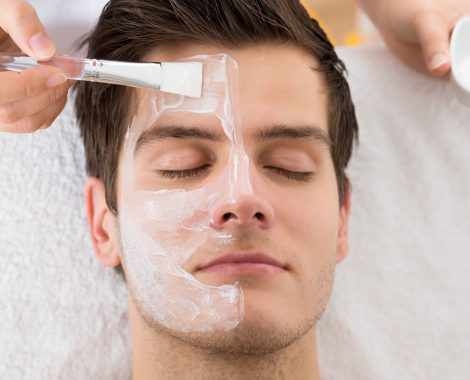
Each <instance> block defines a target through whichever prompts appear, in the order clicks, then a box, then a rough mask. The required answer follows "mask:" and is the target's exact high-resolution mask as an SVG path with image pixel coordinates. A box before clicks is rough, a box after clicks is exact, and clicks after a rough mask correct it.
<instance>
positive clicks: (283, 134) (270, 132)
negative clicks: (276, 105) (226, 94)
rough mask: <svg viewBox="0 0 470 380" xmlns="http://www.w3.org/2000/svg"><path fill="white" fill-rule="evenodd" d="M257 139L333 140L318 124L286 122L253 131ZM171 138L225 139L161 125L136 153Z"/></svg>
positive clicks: (144, 136) (143, 137) (141, 142)
mask: <svg viewBox="0 0 470 380" xmlns="http://www.w3.org/2000/svg"><path fill="white" fill-rule="evenodd" d="M253 137H254V139H255V140H257V141H259V142H262V141H266V140H276V139H289V140H305V139H307V140H314V141H318V142H320V143H321V144H323V145H325V146H326V147H327V148H328V149H329V150H331V147H332V142H331V139H330V137H329V136H328V134H327V132H325V131H324V130H323V129H322V128H320V127H319V126H317V125H310V126H303V127H293V126H288V125H284V124H276V125H273V126H272V127H270V128H267V129H262V130H259V131H256V132H254V133H253ZM169 139H192V140H208V141H216V142H220V141H222V140H223V136H222V133H218V132H216V131H211V130H207V129H201V128H197V127H182V126H170V125H166V126H160V127H153V128H151V129H148V130H146V131H144V132H143V133H142V134H141V135H140V137H139V139H138V140H137V143H136V145H135V149H134V155H135V154H137V152H138V151H139V150H140V149H142V148H143V147H144V146H145V145H147V144H150V143H153V142H161V141H164V140H169Z"/></svg>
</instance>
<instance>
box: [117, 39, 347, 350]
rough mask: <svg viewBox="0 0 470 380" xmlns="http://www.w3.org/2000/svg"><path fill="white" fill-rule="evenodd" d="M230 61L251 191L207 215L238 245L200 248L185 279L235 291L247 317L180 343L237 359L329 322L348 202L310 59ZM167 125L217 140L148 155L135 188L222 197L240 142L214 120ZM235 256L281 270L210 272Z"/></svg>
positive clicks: (179, 142) (282, 53)
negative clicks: (342, 197) (208, 190)
mask: <svg viewBox="0 0 470 380" xmlns="http://www.w3.org/2000/svg"><path fill="white" fill-rule="evenodd" d="M223 52H224V53H227V54H229V55H230V56H231V57H232V58H233V59H235V60H236V61H237V63H238V66H239V115H240V123H239V124H240V131H239V132H240V135H241V136H242V139H243V148H244V152H246V155H247V156H248V159H249V171H248V176H249V182H250V184H251V190H250V191H243V190H240V191H237V192H235V193H234V198H233V199H232V200H231V201H230V202H229V201H223V200H222V201H220V202H215V203H214V204H212V205H211V209H209V210H208V213H209V215H210V219H211V228H213V229H214V231H218V232H226V233H229V234H230V235H231V236H233V237H234V239H233V242H232V243H231V244H230V245H228V246H224V247H220V248H214V247H206V248H207V249H204V248H205V247H202V249H199V250H198V251H197V253H196V254H194V255H192V256H191V257H190V259H189V260H188V261H187V262H185V264H184V266H183V268H184V270H185V271H187V272H188V273H190V274H191V275H193V276H194V277H195V278H196V279H197V280H198V281H199V282H201V283H203V284H205V285H213V286H220V285H224V284H235V283H238V284H239V285H240V286H241V288H242V290H243V294H244V308H245V313H244V318H243V320H242V321H241V323H240V324H239V326H238V327H237V328H236V329H234V330H232V331H228V332H220V333H215V334H211V335H210V336H208V335H207V334H184V335H182V339H184V340H187V341H190V342H193V343H195V344H198V345H203V346H209V347H225V348H227V347H231V348H230V349H231V350H234V351H238V350H243V351H250V350H251V349H253V350H257V351H259V350H261V351H263V350H265V351H272V350H275V349H279V348H281V347H283V346H286V345H287V344H289V343H291V342H292V341H294V340H295V339H297V338H298V337H300V336H301V335H303V334H305V333H306V332H308V331H309V330H310V329H311V328H312V327H313V326H314V325H315V323H316V321H317V320H318V319H319V318H320V316H321V314H322V313H323V311H324V309H325V306H326V304H327V301H328V299H329V296H330V293H331V290H332V284H333V278H334V269H335V264H336V263H337V262H339V261H341V260H342V259H343V258H344V256H345V255H346V251H347V219H348V214H349V197H347V201H346V204H345V205H343V206H340V204H339V201H338V189H337V182H336V177H335V170H334V166H333V162H332V158H331V154H330V147H329V139H328V127H327V125H328V119H327V103H328V99H327V89H326V87H325V82H324V80H323V78H322V76H321V75H320V74H319V73H318V72H316V71H314V70H313V68H314V67H316V65H317V64H316V62H315V60H314V58H313V57H312V56H310V55H309V54H307V53H305V52H303V51H302V50H299V49H296V48H294V47H290V46H288V45H286V46H263V45H261V46H256V47H253V48H247V49H243V50H231V51H228V52H227V51H226V50H225V51H223ZM217 53H221V51H220V50H219V49H217V48H214V47H203V48H202V47H200V46H194V47H190V48H185V49H183V50H180V51H179V52H178V53H174V52H173V53H170V52H167V53H166V54H162V53H161V52H159V53H158V54H157V53H155V55H150V56H149V57H148V58H149V60H154V61H171V60H177V59H179V58H182V57H188V56H194V55H199V54H217ZM159 123H160V125H166V126H168V125H175V124H176V125H178V127H182V128H191V129H193V130H194V129H201V130H202V131H205V132H209V133H208V134H210V135H213V136H214V135H215V136H217V138H215V139H214V138H208V139H204V138H199V137H198V138H193V137H191V136H188V137H184V138H181V137H179V138H172V137H169V138H165V139H162V140H160V141H157V140H156V141H152V142H151V143H149V144H146V145H145V147H144V148H143V149H140V150H139V151H138V153H137V154H136V159H135V163H136V164H135V174H134V175H135V178H136V181H137V182H138V183H139V184H140V185H141V186H142V187H145V188H152V189H185V190H188V191H190V190H193V189H197V188H201V187H203V186H207V185H210V184H211V182H213V183H214V184H213V185H210V186H212V188H214V189H215V191H218V192H221V193H223V192H224V191H226V190H227V189H224V188H223V187H224V186H226V183H225V184H224V182H220V181H219V182H217V178H220V175H221V173H224V172H226V171H228V170H229V165H230V151H231V147H232V144H233V141H230V140H229V139H228V138H227V136H226V135H224V133H223V130H222V128H221V127H220V123H218V121H217V119H216V118H212V119H211V118H210V117H209V118H208V117H203V116H197V115H192V116H189V115H188V117H177V118H176V119H175V118H174V117H173V118H172V119H171V122H167V123H166V122H165V118H164V117H162V119H161V120H160V121H159ZM156 128H158V125H157V127H156ZM176 172H177V173H178V174H175V173H176ZM184 173H185V174H184ZM119 191H120V189H118V193H119ZM221 199H228V198H221ZM121 207H122V205H118V208H119V209H121ZM227 254H229V255H235V256H237V255H238V256H237V257H238V258H239V257H240V256H241V257H243V256H244V255H246V256H247V257H248V256H249V255H254V254H256V255H257V257H258V258H259V257H262V259H261V261H263V260H265V259H266V257H267V258H269V259H272V260H274V261H275V262H277V263H278V264H277V265H269V264H266V263H265V264H261V263H257V264H253V263H251V264H250V263H248V264H247V263H246V262H245V263H244V264H241V263H238V264H236V263H227V262H225V263H223V264H219V265H210V263H211V262H212V261H213V260H214V259H218V258H221V257H224V255H227ZM252 257H254V256H252ZM125 269H126V268H125ZM133 302H135V301H133ZM136 307H137V309H139V305H136ZM144 317H145V316H144ZM237 347H239V348H237Z"/></svg>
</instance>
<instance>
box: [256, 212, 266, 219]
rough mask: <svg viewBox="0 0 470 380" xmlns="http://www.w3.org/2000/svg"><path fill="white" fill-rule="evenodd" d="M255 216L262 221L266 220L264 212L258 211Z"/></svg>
mask: <svg viewBox="0 0 470 380" xmlns="http://www.w3.org/2000/svg"><path fill="white" fill-rule="evenodd" d="M255 218H256V219H258V220H260V221H263V220H264V215H263V213H261V212H257V213H256V214H255Z"/></svg>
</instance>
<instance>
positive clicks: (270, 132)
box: [253, 124, 333, 150]
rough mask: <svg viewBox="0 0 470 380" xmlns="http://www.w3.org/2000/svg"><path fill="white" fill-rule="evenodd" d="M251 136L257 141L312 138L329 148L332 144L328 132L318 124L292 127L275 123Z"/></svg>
mask: <svg viewBox="0 0 470 380" xmlns="http://www.w3.org/2000/svg"><path fill="white" fill-rule="evenodd" d="M253 136H254V138H255V139H256V140H257V141H266V140H275V139H290V140H305V139H306V140H314V141H318V142H320V143H322V144H324V145H326V146H327V148H328V149H330V150H331V147H332V145H333V143H332V141H331V139H330V136H329V135H328V133H327V132H326V131H324V130H323V129H322V128H320V127H319V126H318V125H307V126H301V127H293V126H288V125H284V124H276V125H273V126H272V127H271V128H268V129H263V130H259V131H257V132H255V133H254V134H253Z"/></svg>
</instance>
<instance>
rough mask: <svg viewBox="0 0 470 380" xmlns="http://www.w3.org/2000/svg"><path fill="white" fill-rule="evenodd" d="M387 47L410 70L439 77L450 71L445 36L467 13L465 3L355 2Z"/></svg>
mask: <svg viewBox="0 0 470 380" xmlns="http://www.w3.org/2000/svg"><path fill="white" fill-rule="evenodd" d="M357 2H358V3H359V4H360V5H361V6H362V8H363V9H364V10H365V11H366V13H367V14H368V15H369V17H370V18H371V19H372V21H373V22H374V24H375V25H376V27H377V29H379V31H380V33H381V34H382V36H383V38H384V40H385V42H386V43H387V45H388V46H389V48H390V49H391V50H392V51H393V52H394V53H395V54H396V55H397V56H398V57H400V58H401V59H402V60H403V61H404V62H406V63H407V64H408V65H410V66H411V67H413V68H415V69H417V70H419V71H423V72H428V73H431V74H433V75H437V76H442V75H444V74H446V73H447V72H448V71H449V69H450V65H451V63H450V56H449V36H450V32H451V30H452V28H453V26H454V25H455V23H456V21H457V20H458V19H459V18H460V17H461V16H463V15H464V14H466V13H469V14H470V1H469V0H357Z"/></svg>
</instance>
